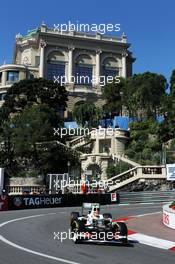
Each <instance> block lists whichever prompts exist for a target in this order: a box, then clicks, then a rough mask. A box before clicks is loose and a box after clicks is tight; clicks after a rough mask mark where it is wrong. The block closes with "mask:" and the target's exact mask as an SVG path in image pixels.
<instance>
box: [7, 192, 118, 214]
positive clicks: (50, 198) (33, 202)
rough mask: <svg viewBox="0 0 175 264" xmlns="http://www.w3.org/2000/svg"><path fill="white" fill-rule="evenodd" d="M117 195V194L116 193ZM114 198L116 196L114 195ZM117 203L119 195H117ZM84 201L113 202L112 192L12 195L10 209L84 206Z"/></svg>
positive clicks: (9, 203)
mask: <svg viewBox="0 0 175 264" xmlns="http://www.w3.org/2000/svg"><path fill="white" fill-rule="evenodd" d="M115 195H116V194H115ZM113 199H114V197H113ZM114 202H115V203H118V202H119V196H118V195H117V196H115V201H114ZM83 203H100V204H101V205H105V204H111V203H112V201H111V194H110V193H106V194H55V195H10V196H8V209H9V210H19V209H30V208H47V207H66V206H82V204H83Z"/></svg>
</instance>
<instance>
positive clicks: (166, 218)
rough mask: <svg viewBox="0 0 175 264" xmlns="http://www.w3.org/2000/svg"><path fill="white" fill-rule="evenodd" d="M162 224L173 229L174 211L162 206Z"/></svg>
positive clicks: (174, 224)
mask: <svg viewBox="0 0 175 264" xmlns="http://www.w3.org/2000/svg"><path fill="white" fill-rule="evenodd" d="M163 223H164V225H166V226H168V227H170V228H173V229H175V211H174V210H173V209H171V208H169V204H168V205H164V206H163Z"/></svg>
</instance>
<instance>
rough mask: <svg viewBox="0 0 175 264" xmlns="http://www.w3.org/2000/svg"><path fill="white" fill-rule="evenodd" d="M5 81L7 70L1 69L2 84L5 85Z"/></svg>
mask: <svg viewBox="0 0 175 264" xmlns="http://www.w3.org/2000/svg"><path fill="white" fill-rule="evenodd" d="M6 81H7V71H3V72H2V86H5V85H6Z"/></svg>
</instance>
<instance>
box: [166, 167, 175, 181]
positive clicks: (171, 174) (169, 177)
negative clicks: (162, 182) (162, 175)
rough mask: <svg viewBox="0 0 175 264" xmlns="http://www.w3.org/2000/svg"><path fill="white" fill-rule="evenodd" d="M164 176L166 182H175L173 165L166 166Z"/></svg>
mask: <svg viewBox="0 0 175 264" xmlns="http://www.w3.org/2000/svg"><path fill="white" fill-rule="evenodd" d="M166 175H167V180H168V181H175V164H167V165H166Z"/></svg>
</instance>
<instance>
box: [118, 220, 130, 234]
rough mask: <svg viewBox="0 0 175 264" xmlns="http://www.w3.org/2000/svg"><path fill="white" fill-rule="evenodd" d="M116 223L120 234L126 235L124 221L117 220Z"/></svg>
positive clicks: (126, 230)
mask: <svg viewBox="0 0 175 264" xmlns="http://www.w3.org/2000/svg"><path fill="white" fill-rule="evenodd" d="M117 225H118V231H119V232H120V235H121V236H126V237H127V235H128V228H127V225H126V224H125V223H122V222H117Z"/></svg>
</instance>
